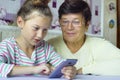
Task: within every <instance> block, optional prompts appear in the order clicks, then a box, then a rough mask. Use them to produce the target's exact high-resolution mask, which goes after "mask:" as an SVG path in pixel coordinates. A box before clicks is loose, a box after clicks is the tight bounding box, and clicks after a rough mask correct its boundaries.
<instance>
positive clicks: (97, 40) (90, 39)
mask: <svg viewBox="0 0 120 80" xmlns="http://www.w3.org/2000/svg"><path fill="white" fill-rule="evenodd" d="M86 42H88V43H91V44H101V45H102V44H111V42H110V41H108V40H106V39H105V38H102V37H93V36H87V38H86Z"/></svg>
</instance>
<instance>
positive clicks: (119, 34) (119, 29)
mask: <svg viewBox="0 0 120 80" xmlns="http://www.w3.org/2000/svg"><path fill="white" fill-rule="evenodd" d="M117 47H118V48H120V0H117Z"/></svg>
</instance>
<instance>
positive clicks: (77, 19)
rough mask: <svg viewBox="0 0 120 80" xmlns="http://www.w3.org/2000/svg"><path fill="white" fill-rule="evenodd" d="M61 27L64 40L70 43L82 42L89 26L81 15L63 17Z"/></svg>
mask: <svg viewBox="0 0 120 80" xmlns="http://www.w3.org/2000/svg"><path fill="white" fill-rule="evenodd" d="M60 25H61V29H62V33H63V38H64V39H65V40H66V41H68V42H77V41H80V40H81V39H82V38H84V36H85V32H86V31H87V29H88V26H86V25H85V20H84V18H83V17H82V15H81V14H66V15H62V17H61V19H60Z"/></svg>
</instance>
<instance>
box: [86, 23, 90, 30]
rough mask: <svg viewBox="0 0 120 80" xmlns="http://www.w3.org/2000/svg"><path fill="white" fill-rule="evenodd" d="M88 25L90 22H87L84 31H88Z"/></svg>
mask: <svg viewBox="0 0 120 80" xmlns="http://www.w3.org/2000/svg"><path fill="white" fill-rule="evenodd" d="M89 25H90V21H88V22H87V23H86V24H85V26H86V31H88V28H89Z"/></svg>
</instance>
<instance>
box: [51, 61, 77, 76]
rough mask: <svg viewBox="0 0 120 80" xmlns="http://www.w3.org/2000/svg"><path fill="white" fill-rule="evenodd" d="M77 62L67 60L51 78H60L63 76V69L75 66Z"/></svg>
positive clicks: (57, 68)
mask: <svg viewBox="0 0 120 80" xmlns="http://www.w3.org/2000/svg"><path fill="white" fill-rule="evenodd" d="M76 62H77V59H66V60H65V61H63V62H62V63H61V64H60V65H59V66H58V67H56V68H55V70H53V71H52V72H51V73H50V75H49V78H60V77H61V76H62V75H63V74H62V73H61V69H62V68H63V67H65V66H73V65H75V64H76Z"/></svg>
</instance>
